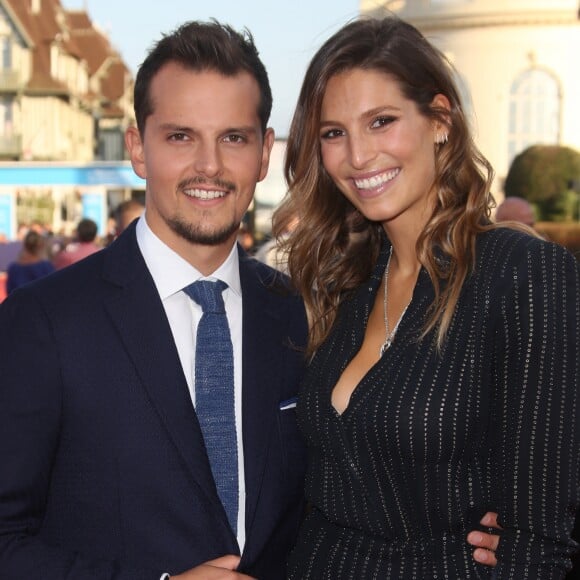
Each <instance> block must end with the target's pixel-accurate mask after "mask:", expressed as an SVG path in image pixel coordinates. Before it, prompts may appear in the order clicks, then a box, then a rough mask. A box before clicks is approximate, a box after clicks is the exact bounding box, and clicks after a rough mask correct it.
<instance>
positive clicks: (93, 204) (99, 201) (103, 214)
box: [81, 191, 107, 236]
mask: <svg viewBox="0 0 580 580" xmlns="http://www.w3.org/2000/svg"><path fill="white" fill-rule="evenodd" d="M81 199H82V204H83V212H82V213H83V217H84V218H89V219H91V220H93V221H94V222H95V223H96V224H97V226H98V228H99V235H101V236H102V235H104V234H106V233H107V202H106V196H105V195H104V193H102V192H92V191H91V192H86V191H83V192H82V196H81Z"/></svg>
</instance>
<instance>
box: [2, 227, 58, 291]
mask: <svg viewBox="0 0 580 580" xmlns="http://www.w3.org/2000/svg"><path fill="white" fill-rule="evenodd" d="M52 272H54V266H53V265H52V263H51V262H50V260H48V259H47V257H46V243H45V239H44V237H43V236H42V235H41V234H39V233H38V232H36V231H34V230H30V231H29V232H28V233H27V234H26V235H25V236H24V241H23V245H22V249H21V251H20V255H19V256H18V260H16V261H15V262H12V263H11V264H10V265H9V266H8V269H7V272H6V291H7V293H8V294H10V292H12V291H14V290H16V288H19V287H20V286H23V285H24V284H27V283H28V282H32V281H33V280H37V279H38V278H43V277H44V276H47V275H48V274H50V273H52Z"/></svg>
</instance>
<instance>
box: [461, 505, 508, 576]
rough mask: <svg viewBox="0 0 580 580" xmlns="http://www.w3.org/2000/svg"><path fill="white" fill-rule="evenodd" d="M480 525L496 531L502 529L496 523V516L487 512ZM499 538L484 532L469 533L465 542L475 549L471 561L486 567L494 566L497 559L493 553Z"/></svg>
mask: <svg viewBox="0 0 580 580" xmlns="http://www.w3.org/2000/svg"><path fill="white" fill-rule="evenodd" d="M479 523H480V524H481V525H483V526H486V527H487V528H495V529H496V530H501V529H502V528H501V527H500V526H499V525H498V523H497V514H496V513H494V512H487V513H486V514H485V515H484V516H483V518H481V521H480V522H479ZM499 540H500V536H497V535H495V534H486V533H485V532H479V531H477V532H469V534H467V541H468V542H469V543H470V544H471V545H472V546H475V547H476V549H475V550H474V551H473V559H474V560H475V561H476V562H479V563H480V564H485V565H486V566H492V567H493V566H495V565H496V564H497V559H496V557H495V551H496V550H497V547H498V545H499Z"/></svg>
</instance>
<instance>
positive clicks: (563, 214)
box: [505, 145, 580, 221]
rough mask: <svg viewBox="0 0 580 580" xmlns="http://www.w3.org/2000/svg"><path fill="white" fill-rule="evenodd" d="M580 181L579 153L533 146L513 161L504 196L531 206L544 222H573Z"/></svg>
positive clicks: (558, 146)
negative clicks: (573, 186) (576, 186)
mask: <svg viewBox="0 0 580 580" xmlns="http://www.w3.org/2000/svg"><path fill="white" fill-rule="evenodd" d="M578 180H580V152H578V151H576V150H574V149H571V148H570V147H562V146H560V145H532V146H531V147H528V148H527V149H526V150H524V151H522V153H520V154H519V155H518V156H516V157H515V159H514V160H513V162H512V164H511V166H510V169H509V171H508V174H507V177H506V181H505V194H506V196H519V197H523V198H525V199H527V200H528V201H529V202H530V203H532V204H533V205H534V206H535V208H536V212H537V214H538V218H539V219H540V220H543V221H565V220H570V219H574V215H575V213H576V212H575V207H576V206H577V203H578V194H574V193H573V192H571V183H573V182H577V181H578Z"/></svg>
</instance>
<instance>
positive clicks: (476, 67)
mask: <svg viewBox="0 0 580 580" xmlns="http://www.w3.org/2000/svg"><path fill="white" fill-rule="evenodd" d="M360 12H361V15H370V16H377V17H380V16H384V15H386V14H388V13H389V12H392V13H395V14H397V15H398V16H400V17H401V18H403V19H404V20H407V21H408V22H410V23H412V24H414V25H415V26H416V27H417V28H419V29H420V30H421V31H422V32H423V34H425V36H426V37H427V38H428V39H429V40H430V41H431V42H433V43H434V44H435V45H436V46H438V47H439V49H441V50H442V51H443V52H444V53H445V54H446V55H447V57H448V58H449V60H450V61H451V62H452V63H453V65H454V67H455V69H456V70H457V74H458V83H459V86H460V88H461V90H462V92H463V96H464V103H465V106H466V110H467V112H468V114H469V116H470V118H471V119H472V122H473V128H474V132H475V136H476V141H477V143H478V146H479V147H480V149H481V150H482V152H483V153H484V155H485V156H486V157H487V158H488V159H489V160H490V162H491V163H492V165H493V166H494V169H495V171H496V175H497V179H496V184H495V187H494V189H495V192H494V193H496V194H497V193H500V194H501V191H502V185H503V181H504V179H505V176H506V174H507V172H508V169H509V167H510V164H511V161H512V160H513V158H514V157H515V156H516V155H517V154H518V153H520V152H521V151H523V150H524V149H526V148H527V147H528V146H530V145H533V144H540V143H541V144H559V145H565V146H568V147H572V148H574V149H577V150H580V106H579V104H580V63H579V60H580V2H579V0H407V1H405V0H387V1H380V0H361V2H360ZM496 197H501V195H500V196H496Z"/></svg>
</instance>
